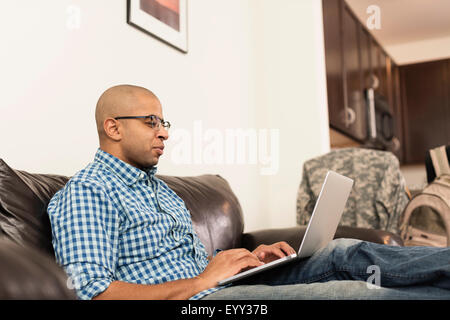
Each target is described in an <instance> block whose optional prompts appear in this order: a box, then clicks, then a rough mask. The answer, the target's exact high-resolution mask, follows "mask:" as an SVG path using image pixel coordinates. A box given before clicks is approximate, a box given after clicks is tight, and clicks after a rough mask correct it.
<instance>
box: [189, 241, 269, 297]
mask: <svg viewBox="0 0 450 320" xmlns="http://www.w3.org/2000/svg"><path fill="white" fill-rule="evenodd" d="M263 264H264V263H263V262H261V261H260V260H259V259H258V257H257V256H256V255H254V254H253V253H251V252H250V251H248V250H247V249H231V250H225V251H221V252H219V253H218V254H217V255H216V256H215V257H214V258H212V259H211V262H210V263H209V264H208V266H207V267H206V269H205V270H204V271H203V273H201V274H200V275H199V276H198V277H197V278H199V279H200V280H201V281H202V282H203V284H204V285H205V286H206V288H205V289H207V288H212V287H215V286H217V283H218V282H219V281H220V280H223V279H226V278H228V277H231V276H234V275H235V274H237V273H239V272H240V271H242V270H245V269H250V268H254V267H258V266H261V265H263Z"/></svg>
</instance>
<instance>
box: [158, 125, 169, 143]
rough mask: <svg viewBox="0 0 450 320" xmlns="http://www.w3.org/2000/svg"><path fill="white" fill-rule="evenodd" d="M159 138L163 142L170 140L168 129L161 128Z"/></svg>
mask: <svg viewBox="0 0 450 320" xmlns="http://www.w3.org/2000/svg"><path fill="white" fill-rule="evenodd" d="M158 138H159V139H163V140H167V139H169V131H167V129H166V128H164V127H163V126H161V129H159V131H158Z"/></svg>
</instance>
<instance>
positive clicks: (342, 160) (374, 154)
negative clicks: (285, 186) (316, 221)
mask: <svg viewBox="0 0 450 320" xmlns="http://www.w3.org/2000/svg"><path fill="white" fill-rule="evenodd" d="M328 170H333V171H335V172H337V173H339V174H342V175H344V176H347V177H349V178H351V179H353V180H354V181H355V183H354V185H353V189H352V192H351V193H350V196H349V199H348V201H347V205H346V207H345V209H344V213H343V214H342V218H341V222H340V225H341V226H351V227H360V228H369V229H378V230H386V231H389V232H392V233H395V234H399V229H398V227H399V225H398V223H399V218H400V216H401V214H402V212H403V209H404V208H405V206H406V204H407V203H408V201H409V197H408V194H407V192H406V182H405V179H404V178H403V175H402V174H401V171H400V165H399V161H398V159H397V158H396V157H395V156H394V154H392V153H391V152H388V151H380V150H372V149H363V148H344V149H338V150H333V151H331V152H329V153H327V154H325V155H323V156H320V157H317V158H314V159H311V160H308V161H306V162H305V163H304V165H303V176H302V181H301V183H300V188H299V190H298V194H297V223H298V224H299V225H306V224H307V223H308V221H309V219H310V217H311V214H312V211H313V209H314V205H315V203H316V200H317V197H318V195H319V192H320V188H321V186H322V183H323V180H324V178H325V175H326V173H327V171H328Z"/></svg>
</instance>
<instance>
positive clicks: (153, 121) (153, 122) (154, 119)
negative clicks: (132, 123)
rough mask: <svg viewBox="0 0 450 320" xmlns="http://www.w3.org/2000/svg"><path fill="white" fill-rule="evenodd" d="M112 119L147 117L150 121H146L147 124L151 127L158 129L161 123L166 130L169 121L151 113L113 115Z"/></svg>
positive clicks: (168, 127) (168, 126)
mask: <svg viewBox="0 0 450 320" xmlns="http://www.w3.org/2000/svg"><path fill="white" fill-rule="evenodd" d="M114 119H115V120H119V119H148V120H150V122H148V123H147V124H149V125H150V127H151V128H152V129H155V130H160V129H161V125H162V126H163V128H164V129H166V130H169V129H170V122H169V121H165V120H163V119H161V118H160V117H158V116H155V115H153V114H151V115H149V116H126V117H115V118H114Z"/></svg>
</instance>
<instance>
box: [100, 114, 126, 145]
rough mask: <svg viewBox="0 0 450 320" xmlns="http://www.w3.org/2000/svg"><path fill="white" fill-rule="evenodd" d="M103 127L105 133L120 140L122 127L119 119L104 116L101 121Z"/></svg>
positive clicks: (115, 139)
mask: <svg viewBox="0 0 450 320" xmlns="http://www.w3.org/2000/svg"><path fill="white" fill-rule="evenodd" d="M103 129H104V130H105V135H106V136H107V137H109V138H111V139H113V140H114V141H120V140H122V133H121V131H122V128H121V125H120V123H119V121H117V120H115V119H113V118H106V119H105V121H104V122H103Z"/></svg>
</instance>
